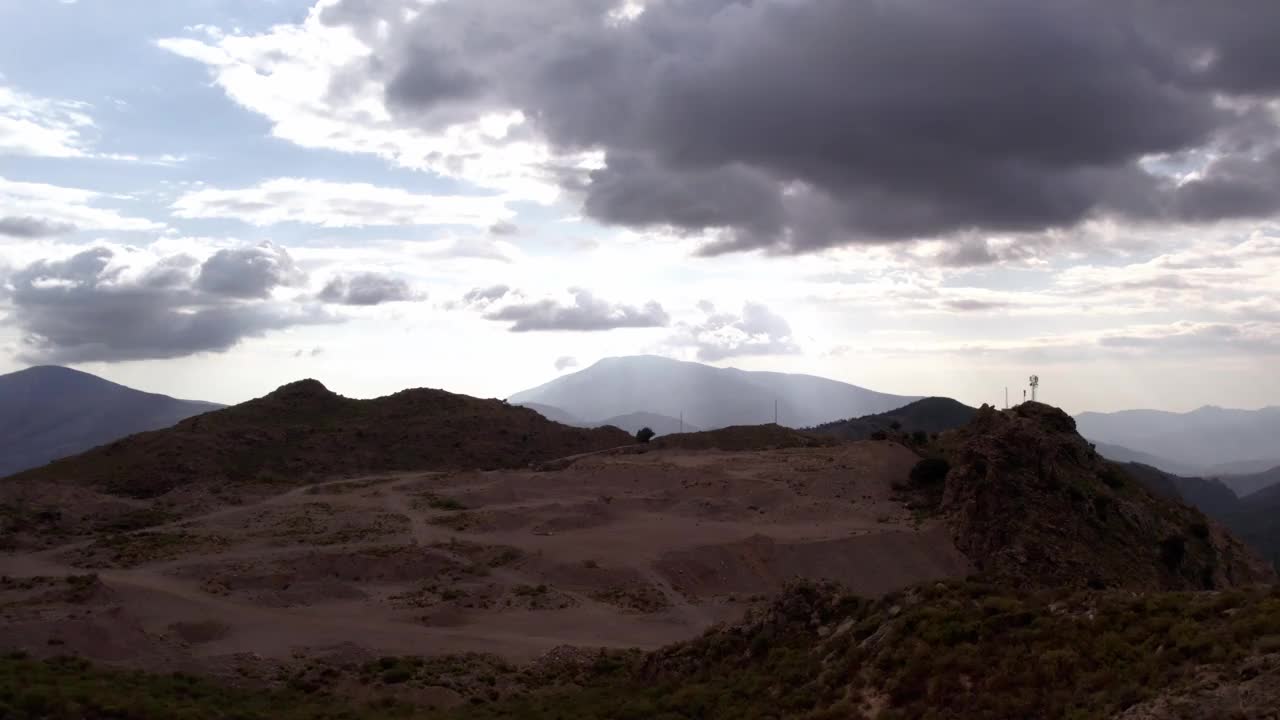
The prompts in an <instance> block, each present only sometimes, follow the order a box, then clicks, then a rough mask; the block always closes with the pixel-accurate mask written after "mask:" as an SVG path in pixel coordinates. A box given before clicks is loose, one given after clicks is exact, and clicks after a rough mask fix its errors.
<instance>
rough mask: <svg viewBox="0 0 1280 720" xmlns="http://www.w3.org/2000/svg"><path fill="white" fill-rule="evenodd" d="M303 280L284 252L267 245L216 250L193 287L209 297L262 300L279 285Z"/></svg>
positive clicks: (202, 268) (291, 260)
mask: <svg viewBox="0 0 1280 720" xmlns="http://www.w3.org/2000/svg"><path fill="white" fill-rule="evenodd" d="M304 278H305V276H304V275H303V273H302V271H301V270H299V269H298V268H297V266H295V265H294V263H293V259H292V258H290V257H289V253H288V252H286V251H285V249H284V248H282V247H279V246H277V245H273V244H271V243H263V244H261V245H258V246H257V247H244V248H231V249H225V250H219V251H217V252H216V253H214V254H213V256H212V257H210V258H209V259H208V260H206V261H205V262H204V264H203V265H202V266H201V268H200V277H199V280H198V281H197V283H196V284H197V286H198V287H199V288H200V289H201V290H203V291H205V292H207V293H210V294H213V295H222V296H225V297H232V298H265V297H269V296H270V295H271V291H272V290H274V289H275V288H277V287H279V286H282V285H294V284H297V283H299V282H301V281H302V280H303V279H304Z"/></svg>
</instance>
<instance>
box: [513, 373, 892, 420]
mask: <svg viewBox="0 0 1280 720" xmlns="http://www.w3.org/2000/svg"><path fill="white" fill-rule="evenodd" d="M916 399H917V398H915V397H907V396H901V395H890V394H887V393H879V392H875V391H873V390H868V389H866V388H862V387H858V386H857V385H851V384H849V383H845V382H840V381H838V380H831V379H828V378H823V377H818V376H814V375H804V374H788V373H778V372H763V371H752V370H740V369H736V368H721V367H716V366H713V365H704V364H702V363H696V362H689V361H686V360H675V359H672V358H668V357H663V356H660V355H630V356H619V357H608V358H604V359H601V360H599V361H597V362H596V363H594V364H593V365H591V366H590V367H587V368H584V369H582V370H579V371H578V372H574V373H569V374H567V375H562V376H560V377H558V378H556V379H554V380H552V381H550V382H548V383H546V384H543V385H540V386H538V387H535V388H531V389H529V390H525V391H523V392H518V393H515V394H513V395H512V396H511V397H510V398H509V400H510V401H511V402H512V403H515V404H521V405H526V404H538V405H546V406H552V407H555V408H559V409H561V410H563V411H564V412H565V413H568V414H569V415H571V416H573V417H576V418H582V419H583V420H584V421H591V422H595V421H598V420H603V419H606V418H612V417H619V416H627V415H633V414H635V413H652V414H655V415H662V416H665V417H668V418H679V417H680V416H681V415H682V414H683V416H684V419H685V421H686V422H688V423H689V424H691V425H696V426H698V427H701V428H704V429H715V428H721V427H728V426H732V425H761V424H765V423H771V422H773V421H774V418H775V410H776V418H777V421H778V422H779V423H780V424H782V425H785V426H789V427H805V426H809V425H816V424H818V423H822V422H828V421H831V420H836V419H839V418H842V417H853V416H858V415H865V414H868V413H875V412H883V411H886V410H890V409H892V408H895V407H899V406H902V405H905V404H907V403H909V402H911V401H913V400H916Z"/></svg>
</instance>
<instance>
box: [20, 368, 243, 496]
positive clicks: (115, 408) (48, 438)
mask: <svg viewBox="0 0 1280 720" xmlns="http://www.w3.org/2000/svg"><path fill="white" fill-rule="evenodd" d="M220 407H222V406H221V405H217V404H214V403H207V402H195V401H191V400H177V399H175V398H171V397H168V396H167V395H156V394H153V393H146V392H141V391H139V390H134V389H132V388H128V387H125V386H124V385H118V384H116V383H113V382H110V381H108V380H103V379H102V378H100V377H97V376H94V375H90V374H88V373H83V372H80V371H78V370H72V369H70V368H64V367H53V366H42V367H33V368H28V369H26V370H20V371H18V372H15V373H9V374H8V375H0V477H4V476H6V475H11V474H13V473H16V472H18V471H20V470H26V469H27V468H32V467H37V466H40V465H44V464H45V463H47V462H49V461H51V460H55V459H57V458H60V457H66V456H68V455H74V454H76V453H80V452H84V451H85V450H88V449H89V448H93V447H97V446H98V445H102V444H105V443H108V442H111V441H112V440H118V439H119V438H122V437H125V436H126V435H132V434H134V433H139V432H144V431H147V430H158V429H160V428H165V427H169V426H170V425H173V424H174V423H176V422H178V421H179V420H183V419H185V418H188V417H191V416H192V415H199V414H200V413H205V412H209V411H211V410H217V409H218V408H220Z"/></svg>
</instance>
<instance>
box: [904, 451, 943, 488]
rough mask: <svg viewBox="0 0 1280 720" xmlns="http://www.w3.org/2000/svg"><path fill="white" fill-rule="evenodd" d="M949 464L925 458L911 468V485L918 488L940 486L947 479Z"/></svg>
mask: <svg viewBox="0 0 1280 720" xmlns="http://www.w3.org/2000/svg"><path fill="white" fill-rule="evenodd" d="M950 471H951V464H950V463H948V462H947V461H946V460H943V459H942V458H925V459H924V460H921V461H920V462H918V463H916V465H915V467H913V468H911V483H912V484H913V485H916V486H919V487H928V486H931V485H938V484H941V483H942V482H943V481H944V480H946V479H947V473H948V472H950Z"/></svg>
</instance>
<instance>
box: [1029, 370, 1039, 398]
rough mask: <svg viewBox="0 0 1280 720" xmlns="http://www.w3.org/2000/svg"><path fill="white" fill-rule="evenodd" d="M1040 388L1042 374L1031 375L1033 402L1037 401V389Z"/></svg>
mask: <svg viewBox="0 0 1280 720" xmlns="http://www.w3.org/2000/svg"><path fill="white" fill-rule="evenodd" d="M1038 389H1040V376H1039V375H1032V376H1031V402H1035V401H1036V390H1038Z"/></svg>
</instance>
